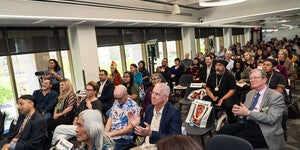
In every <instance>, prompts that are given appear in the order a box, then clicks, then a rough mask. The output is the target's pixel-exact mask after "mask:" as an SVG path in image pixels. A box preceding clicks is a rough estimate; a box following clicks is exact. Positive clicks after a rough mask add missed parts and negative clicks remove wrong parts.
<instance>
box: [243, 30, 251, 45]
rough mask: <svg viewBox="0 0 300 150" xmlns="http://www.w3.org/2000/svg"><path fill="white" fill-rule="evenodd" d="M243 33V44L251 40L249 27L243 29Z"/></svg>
mask: <svg viewBox="0 0 300 150" xmlns="http://www.w3.org/2000/svg"><path fill="white" fill-rule="evenodd" d="M244 33H245V34H244V35H245V44H246V43H247V42H249V41H250V40H251V28H245V29H244Z"/></svg>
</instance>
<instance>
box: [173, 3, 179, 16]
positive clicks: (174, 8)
mask: <svg viewBox="0 0 300 150" xmlns="http://www.w3.org/2000/svg"><path fill="white" fill-rule="evenodd" d="M172 14H173V15H178V14H181V11H180V8H179V6H178V4H174V5H173V9H172Z"/></svg>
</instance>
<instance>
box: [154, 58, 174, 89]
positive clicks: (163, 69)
mask: <svg viewBox="0 0 300 150" xmlns="http://www.w3.org/2000/svg"><path fill="white" fill-rule="evenodd" d="M157 73H161V74H162V75H163V76H164V78H165V79H166V81H167V83H168V84H169V86H170V85H171V84H172V82H171V80H170V77H171V68H170V67H168V59H167V58H164V59H163V60H162V61H161V66H159V67H157Z"/></svg>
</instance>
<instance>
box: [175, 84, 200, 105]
mask: <svg viewBox="0 0 300 150" xmlns="http://www.w3.org/2000/svg"><path fill="white" fill-rule="evenodd" d="M199 89H202V87H191V86H190V85H189V86H188V87H187V90H186V92H185V94H184V97H183V99H181V100H179V110H180V111H181V107H182V105H185V106H190V105H191V103H192V100H190V99H188V96H189V95H190V94H191V92H193V91H195V90H199Z"/></svg>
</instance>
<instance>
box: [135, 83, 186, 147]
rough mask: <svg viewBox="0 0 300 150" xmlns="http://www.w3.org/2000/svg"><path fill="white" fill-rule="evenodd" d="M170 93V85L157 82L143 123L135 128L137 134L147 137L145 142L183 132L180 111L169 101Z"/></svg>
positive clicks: (152, 141) (154, 141) (153, 141)
mask: <svg viewBox="0 0 300 150" xmlns="http://www.w3.org/2000/svg"><path fill="white" fill-rule="evenodd" d="M169 94H170V88H169V87H168V85H166V84H164V83H157V84H156V85H155V87H154V89H153V91H152V97H151V101H152V105H149V106H148V107H147V108H146V112H145V116H144V118H143V122H142V125H141V126H136V127H135V128H134V131H135V133H136V134H138V135H140V136H145V137H146V139H145V144H148V143H151V144H154V143H156V142H157V141H158V140H160V139H162V138H165V137H167V136H170V135H174V134H181V115H180V111H179V110H178V109H177V108H176V107H175V106H173V105H172V104H170V103H168V99H169ZM131 117H132V116H131Z"/></svg>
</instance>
